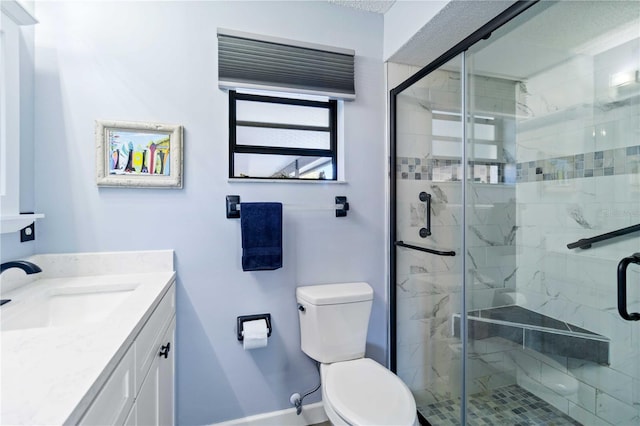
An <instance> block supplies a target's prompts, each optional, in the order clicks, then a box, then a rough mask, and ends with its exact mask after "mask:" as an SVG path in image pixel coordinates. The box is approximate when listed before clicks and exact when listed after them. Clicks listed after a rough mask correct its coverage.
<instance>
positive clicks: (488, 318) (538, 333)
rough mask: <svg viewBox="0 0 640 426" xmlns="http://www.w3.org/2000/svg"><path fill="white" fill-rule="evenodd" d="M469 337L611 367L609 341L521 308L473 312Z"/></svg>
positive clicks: (457, 323)
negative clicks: (497, 339)
mask: <svg viewBox="0 0 640 426" xmlns="http://www.w3.org/2000/svg"><path fill="white" fill-rule="evenodd" d="M467 319H468V333H469V338H471V339H475V340H482V339H487V338H490V337H502V338H504V339H507V340H510V341H512V342H515V343H517V344H519V345H522V347H524V348H527V349H531V350H535V351H538V352H541V353H546V354H551V355H557V356H565V357H571V358H576V359H583V360H586V361H591V362H594V363H597V364H601V365H609V339H608V338H607V337H604V336H601V335H599V334H596V333H592V332H591V331H588V330H585V329H584V328H580V327H577V326H575V325H571V324H568V323H566V322H563V321H559V320H557V319H554V318H551V317H548V316H546V315H542V314H539V313H537V312H534V311H531V310H529V309H526V308H523V307H522V306H518V305H510V306H500V307H497V308H489V309H481V310H476V311H470V312H469V313H468V314H467ZM453 327H454V336H455V337H460V314H453Z"/></svg>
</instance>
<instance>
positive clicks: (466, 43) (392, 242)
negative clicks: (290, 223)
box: [389, 0, 539, 425]
mask: <svg viewBox="0 0 640 426" xmlns="http://www.w3.org/2000/svg"><path fill="white" fill-rule="evenodd" d="M538 2H539V0H518V1H516V2H515V3H514V4H513V5H511V6H510V7H508V8H507V9H505V10H504V11H503V12H501V13H500V14H499V15H497V16H496V17H494V18H493V19H491V20H490V21H489V22H487V23H486V24H485V25H483V26H482V27H480V28H479V29H478V30H476V31H475V32H473V33H472V34H471V35H469V36H467V37H466V38H465V39H464V40H462V41H461V42H459V43H458V44H456V45H455V46H454V47H452V48H451V49H449V50H448V51H446V52H445V53H444V54H442V55H441V56H440V57H438V58H437V59H435V60H434V61H433V62H431V63H430V64H428V65H427V66H425V67H423V68H422V69H420V70H419V71H418V72H416V73H415V74H413V75H412V76H411V77H409V78H408V79H407V80H405V81H404V82H402V83H401V84H400V85H398V86H396V87H395V88H393V89H391V90H390V93H389V94H390V96H389V114H390V121H389V133H390V138H389V141H390V151H389V152H390V153H389V155H390V168H389V170H390V173H389V176H390V178H389V180H390V185H389V199H390V202H389V233H390V238H389V253H390V262H389V348H390V350H389V368H390V369H391V371H393V372H394V373H397V333H396V321H397V311H396V302H397V294H396V285H395V281H396V273H397V264H396V262H397V260H396V241H397V235H396V219H397V218H396V207H397V205H396V200H397V199H396V191H397V186H396V185H397V182H396V174H395V172H394V171H395V170H396V166H397V157H396V152H397V150H396V131H397V127H396V111H397V96H398V95H399V94H400V93H401V92H403V91H404V90H405V89H407V88H409V87H410V86H412V85H413V84H414V83H416V82H418V81H419V80H421V79H422V78H423V77H425V76H426V75H428V74H430V73H431V72H433V71H435V70H436V69H438V68H440V67H441V66H442V65H444V64H446V63H447V62H449V61H450V60H452V59H453V58H455V57H456V56H458V55H460V54H463V55H462V70H463V72H462V73H461V74H462V75H463V76H464V75H465V74H466V73H465V72H464V52H466V51H467V50H468V49H469V48H470V47H471V46H473V45H475V44H476V43H478V42H479V41H481V40H486V39H488V38H489V37H491V34H492V33H493V32H494V31H495V30H497V29H498V28H500V27H502V26H503V25H505V24H506V23H508V22H509V21H511V20H512V19H514V18H515V17H517V16H518V15H520V14H521V13H523V12H524V11H526V10H527V9H529V8H530V7H532V6H533V5H535V4H536V3H538ZM462 85H463V88H462V91H461V93H462V116H463V117H465V116H466V115H467V113H466V102H467V100H466V93H465V91H466V90H465V89H466V87H465V82H464V77H463V81H462ZM462 124H463V129H466V126H465V125H464V124H465V123H464V121H463V122H462ZM462 140H463V144H462V146H463V155H462V164H463V165H464V164H466V162H467V153H466V151H467V149H466V135H465V134H464V131H463V138H462ZM462 170H463V179H462V182H461V184H462V185H463V186H462V188H463V199H464V197H465V193H464V191H465V186H466V182H467V167H462ZM465 218H466V213H465V214H464V215H463V224H462V227H463V232H462V240H463V244H462V247H463V248H464V239H465V230H464V227H465V226H466V224H465V220H466V219H465ZM460 255H461V256H463V263H462V264H463V271H465V270H466V269H465V266H464V265H465V260H464V259H465V257H466V254H465V253H464V251H463V252H462V253H460ZM465 278H466V275H465V274H463V283H462V292H463V294H466V279H465ZM466 299H467V298H466V296H465V297H462V306H460V312H461V318H460V337H461V340H462V341H463V342H466V340H467V339H466V337H467V309H466ZM466 346H467V345H466V344H463V345H462V360H463V362H462V369H463V372H462V373H463V374H462V375H461V376H462V383H461V391H462V393H461V394H462V395H463V398H462V401H461V408H460V422H461V424H462V425H464V424H466V411H467V407H466V403H467V401H466V397H464V396H465V395H466V383H465V382H466V380H465V378H466V357H467V352H466V350H467V347H466ZM417 414H418V418H419V420H420V423H421V424H426V425H428V424H429V422H428V421H427V419H426V418H425V417H424V416H423V415H422V414H421V413H420V412H419V411H418V413H417Z"/></svg>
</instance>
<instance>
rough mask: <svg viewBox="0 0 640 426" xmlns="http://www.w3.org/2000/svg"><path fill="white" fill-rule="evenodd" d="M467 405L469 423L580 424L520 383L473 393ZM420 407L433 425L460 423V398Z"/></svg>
mask: <svg viewBox="0 0 640 426" xmlns="http://www.w3.org/2000/svg"><path fill="white" fill-rule="evenodd" d="M467 407H468V412H467V424H468V425H470V426H495V425H514V426H525V425H526V426H529V425H554V426H580V425H581V423H579V422H577V421H576V420H573V419H572V418H571V417H569V416H567V415H566V414H564V413H562V412H561V411H560V410H558V409H556V408H555V407H553V406H551V405H549V404H547V403H546V402H545V401H543V400H542V399H540V398H538V397H537V396H535V395H534V394H532V393H531V392H528V391H526V390H525V389H523V388H521V387H520V386H518V385H510V386H505V387H502V388H499V389H495V390H493V391H487V392H481V393H478V394H475V395H471V396H470V397H469V401H468V405H467ZM419 409H420V413H421V414H422V415H423V416H424V417H425V418H426V419H427V420H428V421H429V423H430V424H431V425H432V426H458V425H459V424H460V401H459V400H453V399H450V400H446V401H439V402H436V403H433V404H428V405H426V406H420V407H419Z"/></svg>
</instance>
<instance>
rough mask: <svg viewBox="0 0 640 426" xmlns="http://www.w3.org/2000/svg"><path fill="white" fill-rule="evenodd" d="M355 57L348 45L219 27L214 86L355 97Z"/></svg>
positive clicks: (345, 97)
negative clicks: (278, 36) (340, 45)
mask: <svg viewBox="0 0 640 426" xmlns="http://www.w3.org/2000/svg"><path fill="white" fill-rule="evenodd" d="M354 56H355V52H354V51H353V50H350V49H342V48H337V47H329V46H322V45H316V44H311V43H304V42H297V41H292V40H285V39H279V38H275V37H267V36H261V35H255V34H248V33H241V32H238V31H232V30H223V29H218V84H219V86H220V87H221V88H224V89H238V88H253V89H267V90H280V91H293V92H298V93H309V94H316V95H324V96H329V97H330V98H333V99H343V100H353V99H355V85H354Z"/></svg>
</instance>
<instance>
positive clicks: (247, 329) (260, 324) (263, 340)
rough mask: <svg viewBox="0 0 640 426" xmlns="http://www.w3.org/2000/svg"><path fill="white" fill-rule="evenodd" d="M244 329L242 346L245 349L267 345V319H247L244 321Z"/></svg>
mask: <svg viewBox="0 0 640 426" xmlns="http://www.w3.org/2000/svg"><path fill="white" fill-rule="evenodd" d="M242 330H243V331H242V347H243V348H244V350H245V351H247V350H249V349H257V348H264V347H265V346H267V334H268V333H269V329H268V328H267V321H266V320H264V319H259V320H253V321H245V322H244V323H242Z"/></svg>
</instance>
